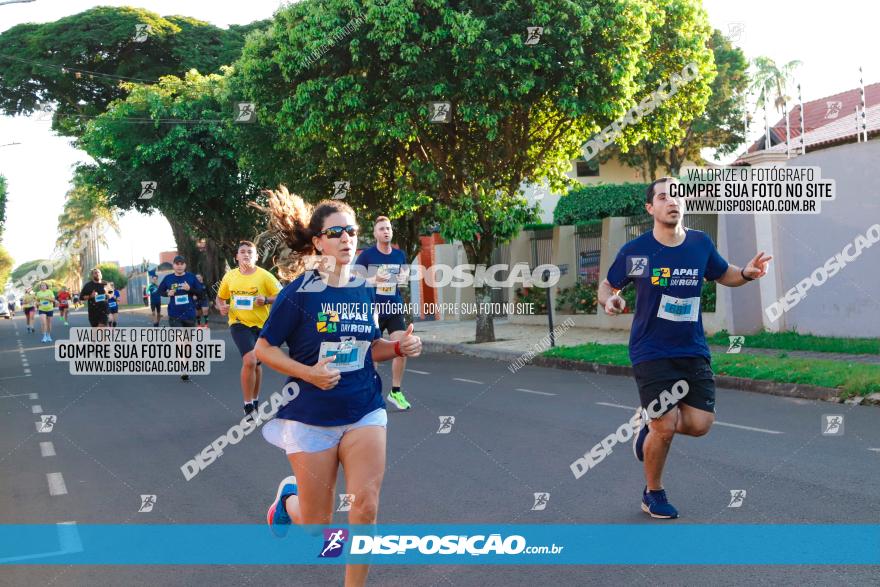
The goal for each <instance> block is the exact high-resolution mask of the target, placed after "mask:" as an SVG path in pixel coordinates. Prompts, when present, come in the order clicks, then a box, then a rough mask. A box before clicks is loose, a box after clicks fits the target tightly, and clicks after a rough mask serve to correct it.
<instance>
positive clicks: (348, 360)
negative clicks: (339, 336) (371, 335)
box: [318, 340, 370, 373]
mask: <svg viewBox="0 0 880 587" xmlns="http://www.w3.org/2000/svg"><path fill="white" fill-rule="evenodd" d="M368 350H370V342H369V341H366V340H343V341H340V342H322V343H321V350H320V351H319V353H318V358H319V359H323V358H325V357H333V356H335V357H336V360H335V361H333V362H332V363H330V364H329V367H330V368H332V369H338V370H339V371H341V372H343V373H346V372H348V371H357V370H358V369H363V368H364V359H365V358H366V356H367V351H368Z"/></svg>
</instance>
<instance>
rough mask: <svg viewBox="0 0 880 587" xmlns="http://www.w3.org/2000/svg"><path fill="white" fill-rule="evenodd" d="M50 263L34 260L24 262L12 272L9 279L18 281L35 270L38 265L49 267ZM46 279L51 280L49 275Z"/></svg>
mask: <svg viewBox="0 0 880 587" xmlns="http://www.w3.org/2000/svg"><path fill="white" fill-rule="evenodd" d="M50 263H51V261H50V260H49V259H34V260H33V261H25V262H24V263H22V264H21V265H19V266H18V267H16V268H15V269H13V270H12V273H10V275H9V277H10V278H11V279H12V281H18V280H20V279H21V278H22V277H24V276H25V275H27V274H28V273H30V272H31V271H34V270H35V269H37V268H38V267H39V266H40V265H43V266H49V265H50ZM45 277H46V278H51V277H52V276H51V275H48V276H45Z"/></svg>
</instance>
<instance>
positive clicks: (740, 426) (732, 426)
mask: <svg viewBox="0 0 880 587" xmlns="http://www.w3.org/2000/svg"><path fill="white" fill-rule="evenodd" d="M596 404H598V405H600V406H608V407H609V408H621V409H625V410H635V409H636V408H635V406H624V405H622V404H610V403H608V402H596ZM715 424H716V425H717V426H727V427H728V428H739V429H740V430H750V431H752V432H763V433H764V434H783V432H780V431H779V430H767V429H766V428H755V427H754V426H743V425H742V424H728V423H727V422H719V421H718V420H716V421H715Z"/></svg>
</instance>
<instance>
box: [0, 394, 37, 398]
mask: <svg viewBox="0 0 880 587" xmlns="http://www.w3.org/2000/svg"><path fill="white" fill-rule="evenodd" d="M26 395H34V394H32V393H14V394H12V395H0V399H3V398H6V397H24V396H26ZM31 399H33V398H31Z"/></svg>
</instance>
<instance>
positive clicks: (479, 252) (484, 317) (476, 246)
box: [463, 230, 495, 343]
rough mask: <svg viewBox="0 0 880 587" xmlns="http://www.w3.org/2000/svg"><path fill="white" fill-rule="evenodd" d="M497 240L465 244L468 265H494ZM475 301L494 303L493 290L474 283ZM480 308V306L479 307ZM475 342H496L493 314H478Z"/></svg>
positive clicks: (490, 238)
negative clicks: (493, 252) (493, 253)
mask: <svg viewBox="0 0 880 587" xmlns="http://www.w3.org/2000/svg"><path fill="white" fill-rule="evenodd" d="M491 233H492V232H491V230H483V234H484V235H486V234H491ZM494 244H495V239H494V238H493V237H491V236H488V237H486V236H484V237H483V238H480V239H479V240H478V241H470V242H466V243H463V245H464V250H465V252H466V253H467V258H468V263H472V264H474V265H485V266H487V267H488V266H489V265H491V264H492V263H491V262H492V249H493V247H494ZM474 301H475V302H476V303H477V304H489V303H491V302H492V288H491V287H490V286H489V285H486V284H482V285H480V286H478V285H477V284H476V283H474ZM478 308H479V306H478ZM474 342H476V343H481V342H495V320H494V316H492V313H491V312H486V313H483V312H477V319H476V334H475V337H474Z"/></svg>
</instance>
